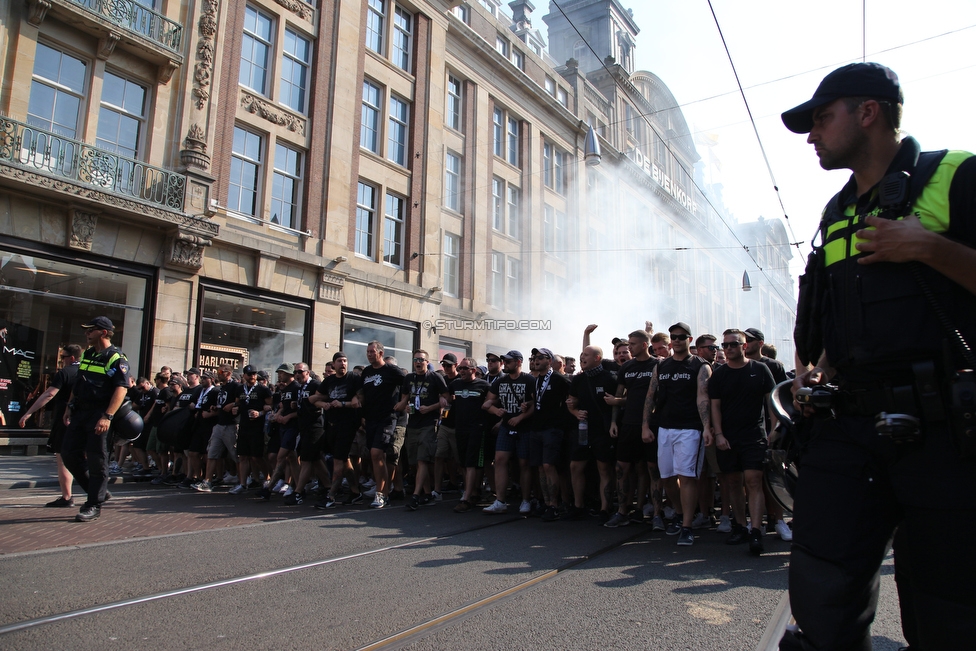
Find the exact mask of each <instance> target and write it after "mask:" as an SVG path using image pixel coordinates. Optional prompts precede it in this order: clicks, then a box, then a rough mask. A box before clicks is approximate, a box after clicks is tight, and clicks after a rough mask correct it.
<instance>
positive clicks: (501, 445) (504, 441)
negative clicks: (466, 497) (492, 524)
mask: <svg viewBox="0 0 976 651" xmlns="http://www.w3.org/2000/svg"><path fill="white" fill-rule="evenodd" d="M501 360H502V364H503V367H502V368H503V370H504V372H505V374H504V375H502V376H501V377H500V378H498V379H497V380H496V381H495V383H494V384H492V385H491V389H490V390H489V391H488V396H487V397H486V399H485V403H484V405H482V409H484V410H485V411H487V412H488V413H489V414H492V415H494V416H496V417H497V418H500V419H501V425H500V426H499V428H498V438H497V439H496V440H495V501H494V502H492V503H491V504H490V505H489V506H487V507H485V509H484V511H485V513H504V512H505V511H507V510H508V504H507V503H506V502H505V494H506V493H507V492H508V462H509V459H511V457H512V454H515V456H516V458H517V459H518V462H519V479H520V482H521V487H522V503H521V505H520V506H519V513H521V514H522V515H528V514H529V511H530V510H531V509H532V505H531V504H530V503H529V493H530V490H531V488H532V469H531V468H530V467H529V436H528V423H527V421H529V420H530V419H531V418H532V414H533V412H535V378H534V377H532V376H531V375H529V374H528V373H523V372H522V353H520V352H519V351H517V350H510V351H508V352H507V353H505V354H504V355H501Z"/></svg>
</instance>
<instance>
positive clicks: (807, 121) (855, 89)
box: [782, 63, 905, 133]
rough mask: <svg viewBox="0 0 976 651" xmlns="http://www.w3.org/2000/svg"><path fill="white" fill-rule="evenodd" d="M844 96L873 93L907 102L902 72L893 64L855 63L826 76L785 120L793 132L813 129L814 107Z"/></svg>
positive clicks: (784, 122) (859, 95) (878, 96)
mask: <svg viewBox="0 0 976 651" xmlns="http://www.w3.org/2000/svg"><path fill="white" fill-rule="evenodd" d="M842 97H871V98H876V99H886V100H890V101H892V102H895V103H897V104H904V103H905V97H904V95H903V94H902V91H901V83H899V81H898V75H896V74H895V72H894V71H893V70H892V69H891V68H886V67H885V66H883V65H881V64H880V63H851V64H848V65H846V66H843V67H840V68H837V69H836V70H834V71H833V72H831V73H830V74H829V75H827V76H826V77H824V78H823V81H821V82H820V85H819V86H817V90H816V92H814V93H813V98H812V99H810V100H807V101H806V102H803V103H802V104H800V105H799V106H794V107H793V108H791V109H790V110H789V111H785V112H784V113H783V115H782V118H783V124H785V125H786V128H787V129H789V130H790V131H792V132H793V133H810V130H811V129H812V128H813V112H814V110H816V109H817V108H819V107H821V106H824V105H826V104H830V103H831V102H833V101H834V100H838V99H840V98H842Z"/></svg>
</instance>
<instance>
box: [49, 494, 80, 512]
mask: <svg viewBox="0 0 976 651" xmlns="http://www.w3.org/2000/svg"><path fill="white" fill-rule="evenodd" d="M74 505H75V501H74V500H73V499H71V498H70V497H69V498H68V499H64V497H63V496H62V497H59V498H58V499H56V500H54V501H53V502H48V503H47V504H45V505H44V506H51V507H54V508H56V509H63V508H65V507H68V506H74Z"/></svg>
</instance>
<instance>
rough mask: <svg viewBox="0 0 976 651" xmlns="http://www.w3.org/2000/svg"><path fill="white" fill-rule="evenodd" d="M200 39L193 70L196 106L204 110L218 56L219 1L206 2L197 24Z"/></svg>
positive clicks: (208, 97) (209, 0) (207, 0)
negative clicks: (216, 38)
mask: <svg viewBox="0 0 976 651" xmlns="http://www.w3.org/2000/svg"><path fill="white" fill-rule="evenodd" d="M197 24H198V25H199V27H200V39H199V40H198V41H197V63H196V65H195V66H194V68H193V91H192V92H193V96H194V97H195V98H196V100H195V102H194V105H195V106H196V107H197V109H203V107H204V106H205V105H206V104H207V101H208V100H209V99H210V84H211V82H212V81H213V65H214V57H215V56H216V49H217V48H216V41H215V36H216V34H217V0H206V1H205V9H204V10H203V15H201V16H200V21H199V22H198V23H197Z"/></svg>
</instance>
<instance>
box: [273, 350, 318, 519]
mask: <svg viewBox="0 0 976 651" xmlns="http://www.w3.org/2000/svg"><path fill="white" fill-rule="evenodd" d="M295 382H296V383H297V384H298V385H299V389H298V394H297V397H296V399H295V402H296V404H297V406H298V416H297V417H296V419H295V420H296V421H297V425H298V446H297V449H298V460H299V462H300V463H299V468H298V478H297V479H296V483H295V491H294V492H293V493H292V494H290V495H286V496H285V499H284V503H285V504H286V505H288V506H292V505H298V504H304V503H305V485H306V484H307V483H308V480H309V479H311V477H312V474H313V473H314V474H315V477H316V478H317V479H318V480H319V485H320V486H327V485H328V484H329V471H328V470H327V469H326V467H325V456H324V455H325V453H326V451H327V445H326V439H325V425H324V422H323V420H322V408H321V407H320V406H319V405H318V404H316V403H314V402H312V400H311V397H312V396H314V395H316V394H318V391H319V381H318V380H316V379H315V378H313V377H312V370H311V369H310V368H309V366H308V364H306V363H305V362H299V363H297V364H295Z"/></svg>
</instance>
